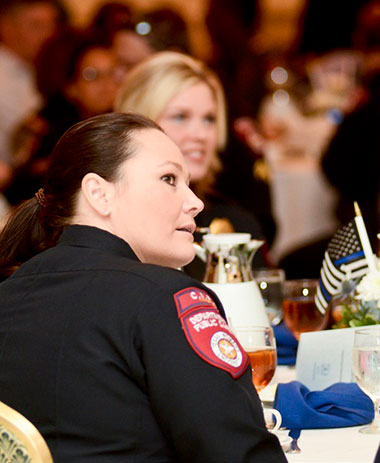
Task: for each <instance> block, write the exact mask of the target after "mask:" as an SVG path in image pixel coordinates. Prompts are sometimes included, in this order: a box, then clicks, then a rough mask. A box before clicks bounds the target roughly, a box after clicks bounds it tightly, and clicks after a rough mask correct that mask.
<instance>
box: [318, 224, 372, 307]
mask: <svg viewBox="0 0 380 463" xmlns="http://www.w3.org/2000/svg"><path fill="white" fill-rule="evenodd" d="M368 270H369V268H368V263H367V259H366V257H365V255H364V251H363V247H362V244H361V241H360V237H359V233H358V230H357V227H356V223H355V220H354V219H352V220H351V221H350V222H349V223H348V224H347V225H345V226H343V227H342V228H340V229H339V230H338V231H337V232H336V233H335V235H334V236H333V237H332V239H331V241H330V242H329V244H328V246H327V250H326V252H325V256H324V259H323V263H322V268H321V276H320V279H319V285H318V289H317V293H316V295H315V304H316V306H317V307H318V309H319V311H320V312H321V313H325V312H326V309H327V306H328V304H329V302H330V300H331V298H332V297H333V296H335V295H337V294H339V293H340V292H341V291H342V284H343V281H344V280H347V279H348V280H353V279H356V278H361V277H363V276H364V275H366V274H367V273H368Z"/></svg>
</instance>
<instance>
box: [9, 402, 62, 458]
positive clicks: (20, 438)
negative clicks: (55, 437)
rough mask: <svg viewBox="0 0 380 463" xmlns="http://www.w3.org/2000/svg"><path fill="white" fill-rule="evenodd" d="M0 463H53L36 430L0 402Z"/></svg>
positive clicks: (26, 420) (27, 421)
mask: <svg viewBox="0 0 380 463" xmlns="http://www.w3.org/2000/svg"><path fill="white" fill-rule="evenodd" d="M0 463H53V459H52V456H51V453H50V450H49V448H48V446H47V444H46V442H45V440H44V438H43V437H42V435H41V434H40V432H39V431H38V430H37V428H36V427H35V426H34V425H33V424H32V423H31V422H30V421H29V420H28V419H27V418H25V417H24V416H23V415H21V413H19V412H17V411H16V410H14V409H13V408H11V407H9V406H8V405H6V404H5V403H3V402H0Z"/></svg>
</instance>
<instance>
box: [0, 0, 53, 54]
mask: <svg viewBox="0 0 380 463" xmlns="http://www.w3.org/2000/svg"><path fill="white" fill-rule="evenodd" d="M58 18H59V12H58V11H57V9H56V8H55V7H54V6H53V5H51V4H49V3H46V2H43V1H41V2H37V3H32V4H30V5H20V6H15V7H14V8H13V9H11V10H9V11H8V12H7V13H5V14H4V16H3V18H1V19H0V35H1V38H2V40H3V42H4V44H5V45H6V46H7V47H9V48H10V49H11V50H13V51H14V52H15V53H16V54H18V55H19V56H20V57H21V58H22V59H24V60H26V61H28V62H31V63H34V62H35V60H36V58H37V56H38V54H39V52H40V51H41V48H42V47H43V45H44V44H45V43H46V42H47V40H49V39H50V38H51V37H52V36H53V35H54V33H55V32H56V29H57V25H58Z"/></svg>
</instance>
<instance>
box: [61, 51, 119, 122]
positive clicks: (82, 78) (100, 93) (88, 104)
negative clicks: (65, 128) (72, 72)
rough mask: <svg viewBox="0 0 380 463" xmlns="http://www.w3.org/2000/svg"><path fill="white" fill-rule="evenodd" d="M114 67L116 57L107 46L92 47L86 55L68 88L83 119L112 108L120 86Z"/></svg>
mask: <svg viewBox="0 0 380 463" xmlns="http://www.w3.org/2000/svg"><path fill="white" fill-rule="evenodd" d="M115 68H116V61H115V57H114V55H113V53H112V52H111V51H110V50H108V49H106V48H100V47H99V48H92V49H90V50H88V51H87V52H86V53H85V54H84V55H83V57H82V59H81V61H80V64H79V67H78V73H77V77H76V79H75V81H74V82H73V83H72V84H71V85H69V87H68V90H67V93H68V96H69V98H70V99H71V100H72V101H73V102H74V104H75V105H76V106H77V107H78V108H79V110H80V113H81V116H82V117H83V118H85V117H91V116H95V115H97V114H102V113H105V112H108V111H111V110H112V106H113V102H114V99H115V95H116V90H117V86H118V80H117V76H116V73H115Z"/></svg>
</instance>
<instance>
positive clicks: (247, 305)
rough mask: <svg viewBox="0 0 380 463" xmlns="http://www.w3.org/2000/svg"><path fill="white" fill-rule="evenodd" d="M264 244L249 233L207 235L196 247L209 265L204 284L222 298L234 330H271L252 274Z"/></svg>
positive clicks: (199, 254) (197, 252)
mask: <svg viewBox="0 0 380 463" xmlns="http://www.w3.org/2000/svg"><path fill="white" fill-rule="evenodd" d="M263 243H264V241H260V240H253V239H251V235H250V234H249V233H219V234H206V235H204V236H203V241H202V245H199V244H194V248H195V252H196V254H197V256H198V257H200V258H201V259H202V260H203V261H204V262H206V271H205V275H204V278H203V283H204V284H205V285H206V286H208V287H209V288H210V289H212V290H213V291H214V292H215V293H216V294H217V295H218V297H219V299H220V300H221V302H222V304H223V306H224V309H225V311H226V315H227V318H228V321H229V323H230V324H231V325H232V326H257V325H261V326H269V319H268V316H267V313H266V309H265V305H264V301H263V298H262V296H261V293H260V290H259V288H258V286H257V284H256V282H255V280H254V278H253V273H252V259H253V257H254V255H255V253H256V251H257V250H258V249H259V248H260V247H261V246H262V245H263Z"/></svg>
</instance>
